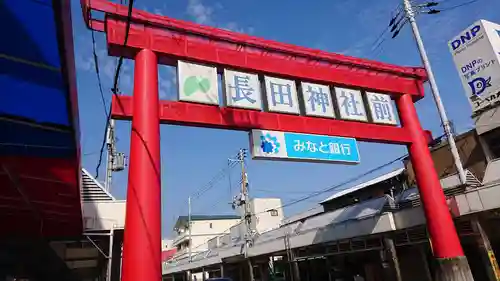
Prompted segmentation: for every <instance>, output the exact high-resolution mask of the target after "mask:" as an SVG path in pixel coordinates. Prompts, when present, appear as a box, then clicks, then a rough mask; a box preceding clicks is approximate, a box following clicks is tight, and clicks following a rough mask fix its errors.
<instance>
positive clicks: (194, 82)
mask: <svg viewBox="0 0 500 281" xmlns="http://www.w3.org/2000/svg"><path fill="white" fill-rule="evenodd" d="M177 75H178V80H177V81H179V82H178V85H179V100H180V101H190V102H196V103H205V104H215V105H219V90H218V85H217V69H216V68H215V67H210V66H204V65H199V64H194V63H188V62H183V61H179V63H178V65H177Z"/></svg>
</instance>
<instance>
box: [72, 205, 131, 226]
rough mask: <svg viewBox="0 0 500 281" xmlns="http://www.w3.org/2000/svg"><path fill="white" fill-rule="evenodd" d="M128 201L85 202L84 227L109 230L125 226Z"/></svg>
mask: <svg viewBox="0 0 500 281" xmlns="http://www.w3.org/2000/svg"><path fill="white" fill-rule="evenodd" d="M125 204H126V201H125V200H123V201H106V202H83V203H82V206H83V221H84V228H85V229H88V230H109V229H111V228H124V227H125Z"/></svg>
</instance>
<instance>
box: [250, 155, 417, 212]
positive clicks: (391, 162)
mask: <svg viewBox="0 0 500 281" xmlns="http://www.w3.org/2000/svg"><path fill="white" fill-rule="evenodd" d="M406 157H408V154H405V155H402V156H399V157H398V158H396V159H393V160H391V161H389V162H387V163H385V164H382V165H380V166H378V167H375V168H373V169H371V170H369V171H367V172H365V173H362V174H360V175H357V176H355V177H352V178H350V179H348V180H346V181H343V182H341V183H339V184H335V185H333V186H329V187H327V188H325V189H322V190H319V191H316V192H312V193H311V194H310V195H307V196H304V197H301V198H299V199H297V200H294V201H291V202H289V203H286V204H283V205H281V206H276V208H274V209H276V210H278V209H283V208H285V207H289V206H292V205H295V204H297V203H300V202H303V201H306V200H309V199H311V198H314V197H316V196H318V195H321V194H324V193H327V192H331V191H337V192H340V191H343V190H345V189H348V188H350V187H345V188H340V189H339V187H341V186H344V185H346V184H349V183H352V182H355V181H356V180H358V179H360V178H362V177H365V176H367V175H370V174H372V173H374V172H376V171H378V170H381V169H383V168H385V167H387V166H389V165H392V164H394V163H396V162H398V161H401V160H403V159H405V158H406ZM263 213H267V210H266V211H263V212H259V213H256V214H253V215H252V216H257V215H259V214H263Z"/></svg>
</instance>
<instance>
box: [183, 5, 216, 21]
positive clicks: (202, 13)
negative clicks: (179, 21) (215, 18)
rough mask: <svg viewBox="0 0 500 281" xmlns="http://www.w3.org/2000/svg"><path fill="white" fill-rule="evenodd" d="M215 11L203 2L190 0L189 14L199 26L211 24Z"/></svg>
mask: <svg viewBox="0 0 500 281" xmlns="http://www.w3.org/2000/svg"><path fill="white" fill-rule="evenodd" d="M213 12H214V9H213V8H212V7H210V6H207V5H205V4H203V3H202V1H201V0H189V1H188V6H187V13H188V15H189V16H191V17H193V18H194V20H195V21H196V22H197V23H199V24H210V23H211V22H212V14H213Z"/></svg>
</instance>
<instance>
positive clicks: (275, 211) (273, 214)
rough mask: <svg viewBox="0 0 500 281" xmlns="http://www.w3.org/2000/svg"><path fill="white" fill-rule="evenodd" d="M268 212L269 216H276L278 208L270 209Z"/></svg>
mask: <svg viewBox="0 0 500 281" xmlns="http://www.w3.org/2000/svg"><path fill="white" fill-rule="evenodd" d="M268 212H269V213H270V214H271V217H277V216H278V210H276V209H271V210H269V211H268Z"/></svg>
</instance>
